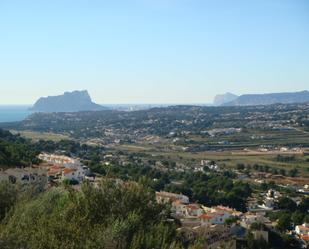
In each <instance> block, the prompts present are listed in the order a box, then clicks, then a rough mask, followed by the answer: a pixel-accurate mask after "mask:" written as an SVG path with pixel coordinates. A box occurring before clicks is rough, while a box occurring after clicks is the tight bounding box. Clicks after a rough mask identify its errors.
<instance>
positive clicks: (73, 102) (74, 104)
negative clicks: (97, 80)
mask: <svg viewBox="0 0 309 249" xmlns="http://www.w3.org/2000/svg"><path fill="white" fill-rule="evenodd" d="M30 109H31V110H32V111H39V112H78V111H99V110H104V109H107V108H106V107H103V106H101V105H98V104H96V103H94V102H92V100H91V97H90V95H89V93H88V91H87V90H83V91H73V92H65V93H64V94H62V95H58V96H48V97H42V98H40V99H38V100H37V101H36V103H35V104H34V105H33V107H32V108H30Z"/></svg>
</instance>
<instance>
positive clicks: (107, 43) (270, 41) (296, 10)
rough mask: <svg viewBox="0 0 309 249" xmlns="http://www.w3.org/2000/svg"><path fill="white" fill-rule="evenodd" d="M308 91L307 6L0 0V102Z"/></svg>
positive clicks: (264, 1)
mask: <svg viewBox="0 0 309 249" xmlns="http://www.w3.org/2000/svg"><path fill="white" fill-rule="evenodd" d="M74 89H88V90H89V92H90V94H91V96H92V97H93V99H94V100H95V101H96V102H98V103H207V102H211V101H212V98H213V96H214V95H216V94H217V93H224V92H227V91H230V92H233V93H236V94H242V93H262V92H280V91H298V90H305V89H307V90H309V1H308V0H233V1H232V0H212V1H210V0H126V1H124V0H123V1H120V0H110V1H109V0H106V1H105V0H98V1H95V0H38V1H34V0H27V1H25V0H20V1H17V0H0V104H31V103H33V102H34V101H35V100H36V99H37V98H38V97H40V96H46V95H55V94H61V93H62V92H64V91H68V90H74Z"/></svg>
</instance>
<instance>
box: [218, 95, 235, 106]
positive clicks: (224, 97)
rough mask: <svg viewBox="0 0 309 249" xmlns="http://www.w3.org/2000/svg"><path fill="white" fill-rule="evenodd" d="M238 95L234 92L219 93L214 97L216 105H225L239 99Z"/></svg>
mask: <svg viewBox="0 0 309 249" xmlns="http://www.w3.org/2000/svg"><path fill="white" fill-rule="evenodd" d="M237 98H238V96H237V95H235V94H233V93H225V94H219V95H217V96H216V97H215V98H214V101H213V104H214V105H216V106H219V105H223V104H225V103H227V102H231V101H233V100H235V99H237Z"/></svg>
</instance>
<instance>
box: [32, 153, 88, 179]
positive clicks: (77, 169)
mask: <svg viewBox="0 0 309 249" xmlns="http://www.w3.org/2000/svg"><path fill="white" fill-rule="evenodd" d="M38 157H39V159H41V160H42V161H44V162H45V163H47V164H44V166H42V167H45V168H46V169H47V175H48V177H49V178H51V179H59V180H66V179H67V180H74V181H77V182H82V181H83V180H84V179H85V178H86V177H87V175H88V174H89V169H88V168H87V167H86V166H85V165H83V164H82V163H81V162H80V161H79V160H78V159H74V158H71V157H68V156H64V155H56V154H47V153H41V154H40V155H39V156H38Z"/></svg>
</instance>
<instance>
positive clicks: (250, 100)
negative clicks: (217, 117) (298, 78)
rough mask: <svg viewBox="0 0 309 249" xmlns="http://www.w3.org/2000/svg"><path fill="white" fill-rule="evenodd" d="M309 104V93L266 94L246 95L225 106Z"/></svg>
mask: <svg viewBox="0 0 309 249" xmlns="http://www.w3.org/2000/svg"><path fill="white" fill-rule="evenodd" d="M305 102H309V91H301V92H286V93H266V94H244V95H241V96H239V97H238V98H236V99H235V100H233V101H230V102H226V103H223V104H222V105H224V106H246V105H271V104H278V103H282V104H292V103H305Z"/></svg>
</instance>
